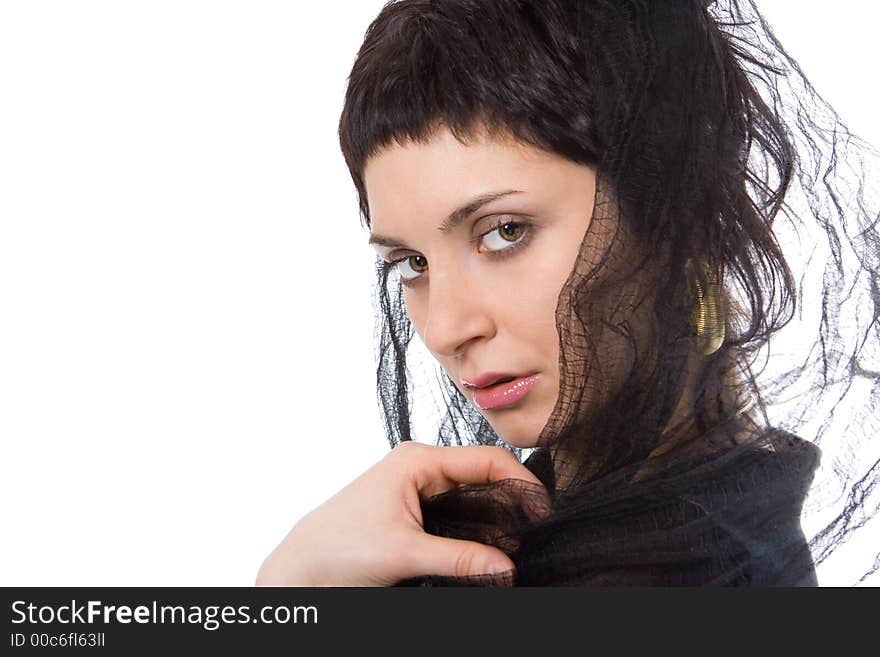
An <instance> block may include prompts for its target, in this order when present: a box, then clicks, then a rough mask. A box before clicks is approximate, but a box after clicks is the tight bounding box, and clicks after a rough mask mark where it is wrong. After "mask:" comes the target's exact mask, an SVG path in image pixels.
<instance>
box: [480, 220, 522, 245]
mask: <svg viewBox="0 0 880 657" xmlns="http://www.w3.org/2000/svg"><path fill="white" fill-rule="evenodd" d="M525 230H526V227H525V224H521V223H517V222H516V221H506V222H504V223H503V224H499V225H497V226H495V228H493V229H492V230H490V231H489V232H488V233H484V234H483V236H482V237H483V238H484V240H487V242H486V243H487V245H489V241H488V240H489V238H490V237H493V236H496V235H497V239H492V240H491V242H494V244H495V246H491V245H489V250H490V251H501V250H503V249H509V248H510V246H511V245H512V244H515V243H516V242H518V241H519V240H520V239H521V238H522V236H523V235H524V234H525Z"/></svg>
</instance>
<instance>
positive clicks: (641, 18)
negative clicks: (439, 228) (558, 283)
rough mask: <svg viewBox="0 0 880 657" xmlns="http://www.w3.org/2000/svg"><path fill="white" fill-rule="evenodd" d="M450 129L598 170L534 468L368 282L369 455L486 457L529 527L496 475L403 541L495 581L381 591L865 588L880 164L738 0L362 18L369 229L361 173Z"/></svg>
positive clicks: (457, 9)
mask: <svg viewBox="0 0 880 657" xmlns="http://www.w3.org/2000/svg"><path fill="white" fill-rule="evenodd" d="M493 31H494V32H495V33H496V34H493ZM496 47H497V48H499V49H500V48H503V51H501V50H498V51H497V52H496V51H495V50H493V49H494V48H496ZM530 47H534V49H535V50H539V49H540V50H541V52H543V53H544V55H545V56H546V57H547V58H548V61H550V62H551V63H552V64H554V65H555V66H552V67H549V68H540V69H535V68H534V67H535V64H534V58H533V56H532V54H531V52H533V51H529V48H530ZM502 52H503V54H502ZM517 53H522V54H521V55H518V54H517ZM536 70H540V71H541V75H537V74H536V72H535V71H536ZM465 71H466V73H463V72H465ZM548 71H549V72H548ZM491 80H495V81H497V84H498V86H497V88H496V87H493V86H492V84H491V82H487V81H491ZM519 81H522V86H517V85H518V84H519ZM526 87H528V90H527V91H524V89H525V88H526ZM453 89H454V91H451V90H453ZM505 90H506V91H508V92H511V95H512V96H513V97H516V98H517V99H518V103H519V104H513V103H511V102H509V98H508V97H506V96H504V93H505ZM475 117H479V119H480V120H481V121H482V125H484V126H490V127H491V126H500V127H501V128H503V130H505V131H507V132H509V133H513V134H514V135H515V136H517V137H518V138H519V139H521V140H523V141H524V142H527V143H531V144H534V145H537V146H540V147H542V148H545V149H547V150H550V151H552V152H555V153H557V154H560V155H562V156H564V157H568V158H570V159H571V160H573V161H576V162H579V163H582V164H587V165H589V166H592V167H595V170H596V173H597V178H596V180H597V186H596V197H595V206H594V211H593V216H592V220H591V222H590V224H589V228H588V229H587V232H586V234H585V235H584V238H583V241H582V243H581V247H580V251H579V254H578V257H577V260H576V262H575V263H574V267H573V269H572V271H571V274H570V276H569V278H568V280H567V281H566V283H565V286H564V287H563V289H562V292H561V294H560V297H559V302H558V305H557V310H556V323H557V329H558V332H559V337H560V355H559V364H560V372H561V381H560V394H559V397H558V399H557V403H556V407H555V408H554V410H553V412H552V414H551V416H550V418H549V419H548V421H547V423H546V425H545V426H544V429H543V430H542V432H541V435H540V436H538V437H537V447H536V448H535V449H529V450H520V449H517V448H514V447H511V446H508V445H506V443H504V442H503V441H502V440H501V439H500V438H499V437H498V436H497V435H496V434H495V432H494V431H493V429H492V427H491V425H490V424H489V423H488V422H487V421H486V420H485V418H484V417H483V416H482V415H481V414H480V412H479V411H478V410H477V409H476V408H475V407H473V406H472V405H471V403H470V402H469V401H468V400H467V399H466V398H465V397H464V396H463V395H462V394H461V393H460V392H459V390H458V389H457V388H456V386H455V384H454V383H453V382H452V380H451V379H450V378H449V377H448V376H447V375H446V373H445V372H443V371H442V369H441V368H440V367H439V365H438V364H437V363H436V361H434V360H433V359H432V357H431V356H430V354H429V353H428V352H427V351H426V349H425V348H424V345H423V344H422V343H421V342H420V340H419V339H418V338H417V336H416V335H415V332H414V330H413V328H412V326H411V324H410V322H409V319H408V316H407V312H406V305H405V302H404V297H403V291H402V288H401V286H400V283H399V280H398V279H397V277H396V275H395V274H394V273H393V270H392V269H391V268H390V267H389V266H388V265H387V264H386V263H384V262H383V261H381V260H379V261H377V284H376V286H375V288H374V291H375V304H376V316H377V325H376V336H375V337H376V344H377V359H378V371H377V384H378V398H379V403H380V408H381V411H382V417H383V421H384V424H385V428H386V431H387V435H388V439H389V441H390V443H391V445H392V446H394V445H396V444H398V443H399V442H400V441H403V440H412V439H417V440H420V441H423V442H434V443H436V444H441V445H464V444H489V445H502V446H505V447H507V448H508V449H510V450H511V451H513V452H514V453H515V454H516V455H517V456H518V457H519V458H520V459H522V460H524V462H525V463H526V465H527V467H529V468H530V469H531V470H532V471H533V472H535V473H536V474H537V475H538V477H539V478H540V479H541V480H542V481H543V482H544V483H545V484H546V487H547V490H548V491H549V493H550V501H551V510H550V513H549V514H546V515H545V514H541V515H540V517H539V516H536V515H535V513H534V509H536V508H538V506H539V505H540V504H541V502H539V501H538V499H537V498H538V497H540V492H539V491H537V490H535V489H534V487H533V486H531V485H530V484H527V483H525V482H521V481H517V480H507V481H504V482H499V483H496V484H490V485H469V486H461V487H459V488H458V489H456V490H453V491H449V492H447V493H443V494H440V495H437V496H435V497H434V498H432V499H431V500H427V501H425V502H424V503H423V515H424V521H425V530H426V531H429V532H431V533H435V534H438V535H443V536H452V537H456V538H466V539H471V540H477V541H480V542H483V543H489V544H492V545H495V546H497V547H499V548H501V549H503V550H504V551H505V552H506V553H507V554H508V555H509V556H510V557H511V559H512V560H513V561H514V563H515V564H516V572H515V573H513V574H507V575H504V576H496V577H492V576H488V575H487V576H480V577H470V578H465V577H462V578H452V577H442V576H430V575H429V576H425V577H420V578H413V579H411V580H406V581H403V582H400V584H402V585H444V584H454V585H496V584H511V583H513V584H517V585H597V584H598V585H620V584H624V585H629V584H636V585H652V584H667V585H668V584H673V585H811V584H815V583H816V582H817V581H818V583H820V584H859V583H870V582H871V581H872V579H871V575H872V574H873V573H875V572H876V571H877V569H878V567H880V554H878V552H877V545H878V541H877V540H876V539H877V537H878V536H880V531H878V524H877V522H876V520H875V516H876V511H877V506H878V495H877V490H876V487H875V484H876V482H877V476H878V470H880V437H878V432H880V422H878V420H880V418H878V401H880V378H878V372H880V323H878V306H877V304H878V298H880V290H878V285H880V234H878V219H880V216H878V211H880V199H878V196H877V189H876V184H877V181H878V177H877V174H878V172H880V153H878V152H877V150H876V149H874V148H873V147H872V146H870V145H869V144H867V143H865V142H863V141H862V140H861V139H859V138H858V137H857V136H856V135H853V134H852V133H851V132H850V131H849V130H848V129H847V127H846V126H845V125H844V124H843V122H842V121H841V120H840V118H839V117H838V115H837V114H836V113H835V112H834V110H833V108H832V107H831V106H830V105H829V104H828V103H827V102H826V101H825V100H824V99H822V98H821V97H820V96H819V94H818V93H817V92H816V91H815V90H814V89H813V88H812V86H811V85H810V83H809V81H808V80H807V79H806V77H805V75H804V74H803V73H802V71H801V70H800V68H799V67H798V65H797V63H796V62H795V61H794V60H792V59H791V57H789V56H788V55H787V54H786V52H785V50H784V49H783V47H782V45H781V44H780V43H778V41H777V40H776V38H775V37H774V35H773V33H772V30H771V28H770V27H769V25H768V24H767V23H766V21H765V20H764V19H763V17H762V16H761V15H760V13H759V11H758V9H757V7H756V6H755V3H754V2H753V1H752V0H745V1H739V0H719V1H718V2H714V3H706V2H704V1H703V0H671V1H668V2H644V0H593V1H586V0H585V1H582V2H575V1H563V0H553V1H550V2H546V3H528V2H522V1H516V0H510V1H506V2H505V1H501V0H498V1H487V2H479V1H477V0H461V1H458V2H455V1H453V0H447V1H439V0H434V1H429V0H400V1H392V2H389V3H387V4H386V6H385V8H383V10H382V13H381V14H380V15H379V17H378V18H377V19H376V20H375V21H374V22H373V23H372V24H371V26H370V28H369V30H368V31H367V35H366V38H365V42H364V46H363V47H362V48H361V51H360V52H359V54H358V58H357V60H356V62H355V65H354V67H353V69H352V73H351V76H350V77H349V87H348V90H347V94H346V101H345V107H344V109H343V113H342V117H341V121H340V141H341V144H342V148H343V152H344V154H345V156H346V161H347V163H348V165H349V167H350V170H351V172H352V177H353V179H354V181H355V185H356V187H357V189H358V192H359V196H360V206H361V214H362V217H363V219H364V220H365V221H366V223H367V224H368V225H369V208H368V206H367V205H366V195H365V192H364V188H363V177H362V172H363V164H364V162H365V160H366V159H367V158H368V157H369V156H370V155H371V154H372V153H374V152H376V151H377V150H378V149H379V148H381V147H382V146H384V145H387V144H389V143H391V141H392V140H393V139H397V138H402V137H406V138H415V139H418V138H422V137H425V136H427V135H429V134H430V129H431V127H432V126H435V125H436V124H437V122H438V121H440V122H442V123H443V124H445V125H447V126H448V127H450V129H451V130H452V131H453V133H455V134H456V136H459V135H460V136H461V138H462V139H466V138H467V137H469V136H470V135H471V134H472V133H471V132H470V128H471V127H473V121H472V120H473V119H474V118H475ZM647 245H650V247H648V246H647ZM608 382H613V383H612V384H609V383H608ZM683 396H685V399H687V402H688V403H687V404H685V408H687V409H689V410H688V412H687V413H685V414H684V415H683V416H679V415H677V414H674V413H673V411H674V410H675V409H676V408H679V407H680V402H681V400H682V398H683Z"/></svg>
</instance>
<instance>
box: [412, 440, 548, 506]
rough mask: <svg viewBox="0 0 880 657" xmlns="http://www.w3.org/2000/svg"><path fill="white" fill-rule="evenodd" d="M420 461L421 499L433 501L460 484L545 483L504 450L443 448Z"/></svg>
mask: <svg viewBox="0 0 880 657" xmlns="http://www.w3.org/2000/svg"><path fill="white" fill-rule="evenodd" d="M422 447H424V448H427V449H428V450H432V451H431V452H427V454H428V457H427V458H425V457H421V455H418V456H417V458H419V462H418V466H417V467H416V470H415V483H416V488H417V489H418V491H419V494H420V496H422V497H430V496H432V495H436V494H437V493H442V492H444V491H447V490H450V489H452V488H455V487H456V486H458V485H459V484H485V483H491V482H493V481H501V480H502V479H522V480H525V481H528V482H530V483H533V484H537V485H538V486H540V487H542V488H543V484H542V483H541V480H540V479H538V478H537V477H536V476H535V475H534V474H532V472H531V470H529V469H528V468H527V467H525V466H524V465H523V464H522V463H520V462H519V461H518V460H517V458H516V457H515V456H514V455H513V454H511V453H510V452H509V451H508V450H506V449H504V448H503V447H493V446H489V445H466V446H448V447H440V446H436V445H422Z"/></svg>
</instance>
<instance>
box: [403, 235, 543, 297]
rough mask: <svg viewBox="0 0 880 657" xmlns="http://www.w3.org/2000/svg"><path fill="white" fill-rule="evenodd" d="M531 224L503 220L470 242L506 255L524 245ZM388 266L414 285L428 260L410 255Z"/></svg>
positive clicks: (502, 255)
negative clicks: (483, 244)
mask: <svg viewBox="0 0 880 657" xmlns="http://www.w3.org/2000/svg"><path fill="white" fill-rule="evenodd" d="M530 229H531V225H530V224H529V223H527V222H521V221H505V222H500V223H498V224H496V225H495V227H494V228H492V229H491V230H489V231H488V232H485V233H483V234H482V235H479V236H478V237H476V238H475V239H473V240H472V242H475V243H478V244H479V243H481V242H485V243H486V245H487V246H488V252H489V253H490V254H491V255H492V257H497V258H501V257H506V256H507V255H508V254H511V253H513V252H514V250H515V249H517V248H519V247H520V246H522V245H524V244H525V243H526V242H527V241H528V237H529V235H530V234H531V233H532V231H531V230H530ZM388 264H389V266H391V267H394V268H396V269H397V272H398V273H399V274H400V278H401V279H402V281H403V284H404V285H407V286H412V285H415V283H416V279H418V278H421V275H422V274H424V273H425V272H427V271H428V260H427V258H425V256H421V255H411V256H405V257H403V258H399V259H397V260H392V261H390V262H389V263H388Z"/></svg>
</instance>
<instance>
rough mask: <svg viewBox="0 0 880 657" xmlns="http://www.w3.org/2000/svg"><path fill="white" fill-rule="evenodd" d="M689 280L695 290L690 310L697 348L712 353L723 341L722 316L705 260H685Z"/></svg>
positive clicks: (718, 297)
mask: <svg viewBox="0 0 880 657" xmlns="http://www.w3.org/2000/svg"><path fill="white" fill-rule="evenodd" d="M685 269H686V270H687V271H688V273H689V276H690V280H692V281H693V285H694V287H695V288H696V291H697V303H696V305H694V308H693V311H692V312H691V328H692V329H693V335H694V336H695V337H696V339H697V344H698V348H699V350H700V351H701V352H702V353H703V354H704V355H706V356H710V355H712V354H714V353H715V352H716V351H718V349H720V348H721V345H722V344H723V343H724V334H725V330H724V318H723V317H722V309H721V303H720V295H719V293H718V284H717V282H716V281H715V279H714V277H713V276H712V272H711V271H710V270H709V265H708V264H707V263H706V261H705V260H699V261H694V260H693V259H692V258H688V259H687V261H686V262H685Z"/></svg>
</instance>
